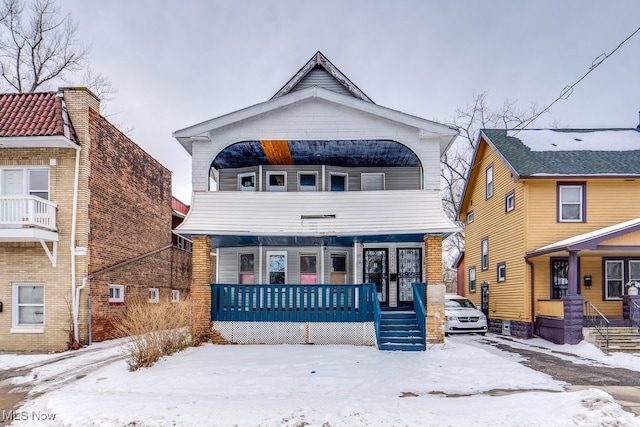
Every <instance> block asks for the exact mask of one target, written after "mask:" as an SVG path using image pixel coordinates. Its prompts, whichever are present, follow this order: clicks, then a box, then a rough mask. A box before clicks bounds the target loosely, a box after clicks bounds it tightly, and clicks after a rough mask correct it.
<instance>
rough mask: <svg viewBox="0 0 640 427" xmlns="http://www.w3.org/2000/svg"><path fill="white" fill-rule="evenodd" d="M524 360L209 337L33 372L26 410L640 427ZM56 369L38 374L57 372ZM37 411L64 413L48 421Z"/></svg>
mask: <svg viewBox="0 0 640 427" xmlns="http://www.w3.org/2000/svg"><path fill="white" fill-rule="evenodd" d="M100 346H104V348H105V349H104V351H105V352H107V354H111V353H113V354H116V352H119V351H120V350H119V348H118V347H114V346H113V343H112V344H108V343H100V344H96V345H94V346H92V347H90V349H92V350H94V349H96V348H100ZM567 347H568V346H563V351H566V348H567ZM82 351H83V350H80V351H79V352H78V354H79V355H80V356H79V357H78V358H77V361H78V362H82V360H83V358H82V356H81V354H82ZM98 353H100V351H97V352H96V351H95V350H94V355H92V356H91V357H95V355H96V354H98ZM19 357H21V356H9V355H0V369H2V368H6V367H8V366H17V365H19V364H20V362H19V361H17V360H16V359H18V358H19ZM517 357H518V356H514V355H513V354H511V353H506V352H502V351H499V350H497V349H495V348H494V347H491V346H490V345H488V344H486V343H483V342H482V340H481V338H480V337H472V336H469V337H455V338H449V339H447V342H446V344H442V345H433V346H429V348H428V350H427V351H426V352H416V353H412V352H383V351H378V350H377V349H375V348H370V347H353V346H333V345H331V346H319V345H316V346H313V345H308V346H303V345H299V346H296V345H279V346H268V345H243V346H239V345H227V346H220V345H211V344H207V345H203V346H201V347H198V348H190V349H187V350H186V351H183V352H181V353H178V354H176V355H174V356H172V357H170V358H167V359H164V360H162V361H161V362H160V363H158V364H157V365H155V366H153V367H152V368H147V369H141V370H139V371H136V372H129V371H128V370H127V365H126V362H125V361H124V360H122V359H120V360H117V361H115V362H113V363H109V364H106V365H105V366H103V367H100V368H99V369H97V370H94V371H92V372H89V373H88V374H86V375H84V376H83V375H75V374H74V375H75V377H74V379H73V381H69V382H68V383H65V384H62V385H61V386H58V387H52V388H51V389H49V390H47V389H46V387H47V386H46V384H45V382H43V383H42V384H40V385H39V384H38V383H37V380H34V381H35V382H34V384H33V389H34V390H37V389H38V387H40V389H41V390H42V391H46V393H45V394H43V395H42V396H40V397H37V398H35V399H33V400H31V401H29V402H26V403H25V404H24V405H23V406H22V407H21V408H20V409H18V411H17V412H16V414H17V415H24V416H27V417H30V418H29V423H28V425H30V426H31V425H36V426H37V425H43V426H44V425H46V426H51V425H69V426H125V425H129V426H136V427H140V426H172V425H176V426H235V425H237V426H326V427H328V426H470V425H473V426H541V425H544V426H568V425H569V426H571V425H579V426H601V425H607V426H631V425H640V420H639V419H638V418H636V417H634V416H633V415H632V414H630V413H628V412H625V411H623V410H622V408H621V407H620V406H619V405H618V404H617V403H615V402H614V401H613V399H612V398H611V397H610V396H609V395H608V394H607V393H604V392H602V391H599V390H595V389H589V390H584V391H579V392H566V391H564V389H563V384H562V383H559V382H557V381H554V380H553V379H552V378H551V377H549V376H547V375H545V374H542V373H539V372H537V371H533V370H531V369H529V368H527V367H524V366H523V365H521V364H519V363H518V360H517ZM629 357H631V356H629ZM636 359H638V360H640V358H636ZM69 361H70V359H67V360H65V361H64V362H65V364H66V363H68V362H69ZM86 363H89V364H90V363H93V362H91V361H90V360H89V361H88V362H86ZM624 363H625V364H626V365H628V363H627V362H624ZM22 364H24V363H22ZM52 366H55V364H54V365H47V366H45V367H42V368H34V370H33V374H37V373H38V369H48V374H49V375H50V374H51V369H52ZM67 367H68V366H67ZM626 367H627V368H629V366H626ZM60 369H61V371H62V370H63V368H60ZM630 369H634V368H633V367H631V368H630ZM637 369H638V370H640V364H639V365H638V368H637ZM32 377H33V376H32ZM76 377H78V378H76ZM14 381H15V383H16V384H18V383H21V384H23V385H24V384H25V381H28V379H25V378H16V379H14ZM46 383H48V382H46ZM42 387H44V388H42ZM37 414H51V415H54V416H55V417H56V418H55V421H54V422H51V421H37V420H36V419H34V418H35V416H36V415H37ZM16 424H17V425H21V424H20V423H16Z"/></svg>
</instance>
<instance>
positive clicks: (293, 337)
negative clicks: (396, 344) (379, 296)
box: [213, 321, 376, 346]
mask: <svg viewBox="0 0 640 427" xmlns="http://www.w3.org/2000/svg"><path fill="white" fill-rule="evenodd" d="M213 330H215V331H218V332H219V333H220V335H222V336H223V338H224V339H226V340H227V341H229V342H232V343H237V344H347V345H370V346H375V345H376V334H375V326H374V323H373V322H234V321H215V322H213Z"/></svg>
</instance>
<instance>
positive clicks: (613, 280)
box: [604, 260, 624, 299]
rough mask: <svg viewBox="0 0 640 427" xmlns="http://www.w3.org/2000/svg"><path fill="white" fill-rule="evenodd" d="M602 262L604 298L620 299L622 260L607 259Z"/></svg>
mask: <svg viewBox="0 0 640 427" xmlns="http://www.w3.org/2000/svg"><path fill="white" fill-rule="evenodd" d="M604 264H605V267H604V269H605V272H604V282H605V286H604V288H605V299H620V298H622V294H623V289H624V261H622V260H608V261H605V263H604Z"/></svg>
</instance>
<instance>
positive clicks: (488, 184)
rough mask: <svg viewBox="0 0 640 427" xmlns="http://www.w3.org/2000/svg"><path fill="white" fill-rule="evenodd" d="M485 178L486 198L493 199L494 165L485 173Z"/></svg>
mask: <svg viewBox="0 0 640 427" xmlns="http://www.w3.org/2000/svg"><path fill="white" fill-rule="evenodd" d="M484 177H485V197H486V198H487V199H489V198H491V197H493V165H490V166H489V167H488V168H487V169H485V171H484Z"/></svg>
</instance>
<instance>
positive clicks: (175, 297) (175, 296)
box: [171, 289, 180, 302]
mask: <svg viewBox="0 0 640 427" xmlns="http://www.w3.org/2000/svg"><path fill="white" fill-rule="evenodd" d="M171 302H180V291H179V290H177V289H172V290H171Z"/></svg>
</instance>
